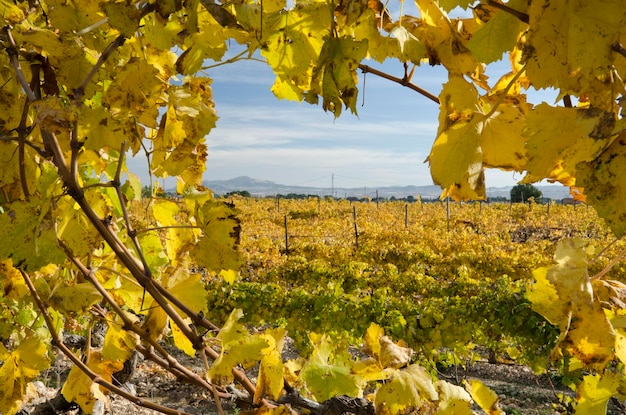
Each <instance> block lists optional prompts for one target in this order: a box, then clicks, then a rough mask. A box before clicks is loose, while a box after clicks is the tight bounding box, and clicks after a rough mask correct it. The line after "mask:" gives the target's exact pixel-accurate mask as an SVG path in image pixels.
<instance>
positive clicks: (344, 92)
mask: <svg viewBox="0 0 626 415" xmlns="http://www.w3.org/2000/svg"><path fill="white" fill-rule="evenodd" d="M366 55H367V40H362V41H355V40H353V39H352V38H350V37H342V38H335V37H331V38H328V39H326V42H324V46H323V47H322V50H321V52H320V56H319V60H318V62H317V66H316V67H315V69H314V70H313V77H312V80H311V91H309V93H307V96H308V98H307V100H309V102H316V101H317V97H316V95H322V97H323V102H322V108H324V111H330V112H332V113H333V114H335V118H337V117H339V116H340V115H341V108H342V106H343V105H345V106H346V108H349V109H350V110H351V111H352V113H353V114H356V112H357V111H356V102H357V95H358V91H357V88H356V82H357V78H356V69H357V68H358V65H359V63H361V61H362V60H363V59H364V58H365V56H366ZM342 104H343V105H342Z"/></svg>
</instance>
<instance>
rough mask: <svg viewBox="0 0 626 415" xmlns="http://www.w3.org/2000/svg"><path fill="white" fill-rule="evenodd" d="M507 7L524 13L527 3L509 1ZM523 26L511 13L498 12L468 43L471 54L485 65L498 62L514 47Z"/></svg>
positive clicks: (523, 0)
mask: <svg viewBox="0 0 626 415" xmlns="http://www.w3.org/2000/svg"><path fill="white" fill-rule="evenodd" d="M440 4H441V3H440ZM442 7H443V6H442ZM507 7H510V8H512V9H514V10H517V11H519V12H522V13H524V12H525V10H524V9H525V8H526V7H527V2H526V1H525V0H515V1H509V2H507ZM525 26H527V25H526V24H525V23H524V22H522V21H521V20H519V19H518V18H517V17H515V16H513V15H512V14H511V13H507V12H506V11H504V10H499V11H498V12H497V13H496V14H495V16H493V17H492V18H491V19H490V20H489V21H488V22H487V23H485V25H483V26H482V27H481V28H480V29H479V30H478V31H477V32H476V33H474V35H473V36H472V38H471V39H470V40H469V42H468V47H469V49H470V50H471V51H472V54H473V55H474V56H475V57H476V58H477V59H478V60H479V61H481V62H483V63H485V64H489V63H492V62H495V61H498V60H500V59H501V58H502V55H503V54H504V52H507V51H510V50H512V49H513V48H514V47H515V44H516V43H517V37H518V35H519V33H520V32H521V31H522V30H523V29H524V27H525Z"/></svg>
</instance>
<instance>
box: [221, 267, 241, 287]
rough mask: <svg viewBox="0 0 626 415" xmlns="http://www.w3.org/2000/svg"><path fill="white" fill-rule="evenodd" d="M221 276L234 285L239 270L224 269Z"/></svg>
mask: <svg viewBox="0 0 626 415" xmlns="http://www.w3.org/2000/svg"><path fill="white" fill-rule="evenodd" d="M219 276H220V277H222V278H223V279H224V281H226V282H227V283H228V284H229V285H233V284H234V283H235V280H236V279H237V271H235V270H233V269H228V270H226V269H223V270H221V271H220V273H219Z"/></svg>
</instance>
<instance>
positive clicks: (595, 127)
mask: <svg viewBox="0 0 626 415" xmlns="http://www.w3.org/2000/svg"><path fill="white" fill-rule="evenodd" d="M612 129H613V116H612V115H611V114H609V113H606V112H604V111H602V110H599V109H597V108H589V109H582V108H565V107H551V106H550V105H548V104H545V103H543V104H540V105H538V106H536V107H535V108H533V110H532V111H530V113H529V114H528V115H527V116H526V128H525V129H524V132H523V135H524V136H525V137H526V138H527V143H526V149H527V151H528V163H527V171H528V174H527V175H526V177H525V178H524V182H526V183H532V182H536V181H539V180H542V179H544V178H546V179H548V180H551V181H558V182H560V183H562V184H564V185H566V186H574V185H576V186H581V184H580V183H579V182H576V179H575V178H576V177H577V174H576V171H577V164H578V163H581V162H590V161H592V160H593V159H594V158H595V157H596V155H597V154H598V153H599V152H600V151H601V150H602V149H603V148H604V147H605V146H606V145H607V144H608V142H607V140H606V137H608V136H609V135H610V134H611V131H612ZM583 186H584V185H583Z"/></svg>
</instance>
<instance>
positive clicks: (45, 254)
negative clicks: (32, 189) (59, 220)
mask: <svg viewBox="0 0 626 415" xmlns="http://www.w3.org/2000/svg"><path fill="white" fill-rule="evenodd" d="M46 207H47V203H46V202H45V201H42V200H37V199H36V198H35V197H32V196H31V199H30V201H29V202H22V201H15V202H12V203H10V204H8V205H6V206H5V209H6V210H5V212H4V213H3V214H2V215H0V229H2V232H3V237H2V238H1V239H0V258H2V259H6V258H11V259H12V260H13V264H15V265H16V266H18V267H19V265H20V264H23V266H24V267H25V268H26V269H27V270H28V271H36V270H38V269H40V268H41V267H43V266H45V265H47V264H58V263H61V262H63V260H64V259H65V253H64V252H63V251H62V250H61V248H59V245H58V243H57V236H56V233H55V229H54V226H53V223H52V221H51V218H50V217H49V211H48V210H47V209H46Z"/></svg>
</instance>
